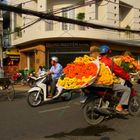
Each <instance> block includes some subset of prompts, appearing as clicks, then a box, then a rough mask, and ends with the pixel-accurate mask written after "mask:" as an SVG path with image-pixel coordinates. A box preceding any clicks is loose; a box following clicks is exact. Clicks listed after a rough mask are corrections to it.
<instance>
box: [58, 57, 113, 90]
mask: <svg viewBox="0 0 140 140" xmlns="http://www.w3.org/2000/svg"><path fill="white" fill-rule="evenodd" d="M92 83H95V84H102V85H111V84H112V83H113V74H112V73H111V71H110V69H109V68H108V67H107V66H105V64H103V63H101V62H100V61H99V60H98V59H96V60H95V59H94V58H93V57H89V56H87V55H85V56H84V57H77V58H76V59H75V60H74V62H73V63H71V64H67V66H66V67H65V68H64V70H63V75H62V76H61V77H60V78H59V80H58V86H60V87H62V88H64V89H78V88H83V87H86V86H88V85H91V84H92Z"/></svg>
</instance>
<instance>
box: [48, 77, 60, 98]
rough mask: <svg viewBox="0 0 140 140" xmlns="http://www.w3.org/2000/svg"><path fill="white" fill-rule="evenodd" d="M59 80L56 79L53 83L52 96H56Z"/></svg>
mask: <svg viewBox="0 0 140 140" xmlns="http://www.w3.org/2000/svg"><path fill="white" fill-rule="evenodd" d="M57 81H58V79H54V80H52V81H51V92H50V93H51V94H52V95H53V96H54V95H55V93H56V84H57Z"/></svg>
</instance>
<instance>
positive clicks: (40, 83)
mask: <svg viewBox="0 0 140 140" xmlns="http://www.w3.org/2000/svg"><path fill="white" fill-rule="evenodd" d="M48 93H49V76H46V75H44V76H42V77H40V78H39V79H38V80H36V85H35V86H34V87H33V88H31V89H30V90H29V91H28V95H27V102H28V104H29V105H30V106H31V107H37V106H39V105H41V103H43V102H48V101H52V100H55V99H58V98H61V99H62V100H63V101H69V100H71V98H72V91H68V90H63V91H62V92H58V91H57V90H56V94H55V96H54V97H52V98H48Z"/></svg>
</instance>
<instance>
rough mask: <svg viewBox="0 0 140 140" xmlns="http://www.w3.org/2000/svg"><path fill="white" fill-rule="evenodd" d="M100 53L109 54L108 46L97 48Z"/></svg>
mask: <svg viewBox="0 0 140 140" xmlns="http://www.w3.org/2000/svg"><path fill="white" fill-rule="evenodd" d="M99 50H100V53H101V54H104V53H109V52H110V48H109V46H108V45H101V47H100V48H99Z"/></svg>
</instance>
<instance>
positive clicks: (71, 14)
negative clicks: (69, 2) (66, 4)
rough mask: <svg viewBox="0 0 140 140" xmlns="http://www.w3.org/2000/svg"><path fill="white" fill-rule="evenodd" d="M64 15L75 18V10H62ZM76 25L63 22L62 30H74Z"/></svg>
mask: <svg viewBox="0 0 140 140" xmlns="http://www.w3.org/2000/svg"><path fill="white" fill-rule="evenodd" d="M62 16H63V17H66V18H71V19H74V18H75V10H70V11H68V10H65V11H63V12H62ZM74 28H75V26H74V25H73V24H68V23H62V30H74Z"/></svg>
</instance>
